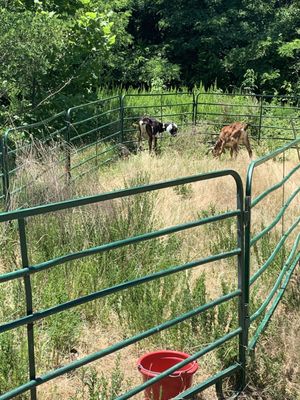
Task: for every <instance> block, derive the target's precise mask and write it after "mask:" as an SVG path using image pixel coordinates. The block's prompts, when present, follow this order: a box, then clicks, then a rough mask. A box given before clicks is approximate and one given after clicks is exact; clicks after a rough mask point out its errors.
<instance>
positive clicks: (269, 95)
mask: <svg viewBox="0 0 300 400" xmlns="http://www.w3.org/2000/svg"><path fill="white" fill-rule="evenodd" d="M197 95H198V96H199V95H209V96H229V97H232V96H235V97H257V98H268V99H282V98H283V99H293V100H296V99H297V100H298V99H300V96H297V95H296V96H285V95H284V94H282V95H281V94H276V95H274V94H255V93H217V92H214V93H207V92H198V93H197Z"/></svg>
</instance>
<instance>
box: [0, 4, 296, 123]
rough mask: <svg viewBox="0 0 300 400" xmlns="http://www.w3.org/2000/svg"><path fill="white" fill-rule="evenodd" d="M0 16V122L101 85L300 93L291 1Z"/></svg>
mask: <svg viewBox="0 0 300 400" xmlns="http://www.w3.org/2000/svg"><path fill="white" fill-rule="evenodd" d="M0 10H1V12H0V54H1V56H0V61H1V65H2V68H1V71H0V118H1V119H2V121H1V120H0V125H1V124H2V125H7V124H13V123H17V124H19V122H23V121H24V120H25V121H28V120H30V121H32V120H33V121H35V120H40V119H41V117H40V116H41V115H45V114H44V113H45V112H46V114H47V115H50V114H51V113H53V112H55V111H57V110H61V109H63V108H67V107H68V106H71V105H74V104H79V103H83V102H86V101H87V100H89V99H94V98H95V94H96V93H97V91H98V90H99V88H100V87H110V88H113V87H117V86H118V87H119V86H121V87H126V88H128V87H129V86H134V87H138V88H139V89H141V88H142V87H144V88H147V89H150V88H151V89H152V90H153V91H156V92H158V91H161V90H162V89H165V88H170V87H171V86H172V85H176V86H178V85H185V86H188V87H189V88H192V87H193V86H194V85H199V84H200V82H202V83H203V84H204V86H205V87H206V88H207V87H210V86H212V85H214V84H215V83H216V82H217V83H218V86H219V87H221V88H222V89H223V90H230V91H232V90H237V89H241V88H242V89H243V88H245V89H247V90H250V91H251V92H254V91H255V92H263V91H265V92H268V93H286V94H292V93H296V94H297V93H298V91H299V87H300V83H299V40H300V39H299V18H300V12H299V5H298V1H297V0H293V1H289V2H283V3H282V4H279V3H278V2H277V1H276V0H271V1H269V2H268V4H266V2H265V1H263V0H252V1H242V2H236V1H232V0H231V1H227V2H224V1H216V2H209V1H204V2H203V4H202V5H201V7H200V8H199V5H198V2H197V1H195V0H189V1H187V2H185V3H184V5H183V4H182V2H180V1H178V0H175V1H170V0H160V1H157V2H152V1H150V0H142V1H138V2H132V1H131V0H113V1H110V2H107V1H105V0H81V1H75V0H73V1H70V2H68V1H57V0H47V1H38V0H37V1H34V2H27V1H21V0H19V1H9V2H8V1H6V0H2V1H1V2H0ZM229 26H230V27H231V29H228V27H229ZM25 115H26V117H25Z"/></svg>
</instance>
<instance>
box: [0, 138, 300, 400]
mask: <svg viewBox="0 0 300 400" xmlns="http://www.w3.org/2000/svg"><path fill="white" fill-rule="evenodd" d="M299 143H300V138H299V139H296V140H294V141H292V142H290V143H289V144H287V145H286V146H283V147H281V148H279V149H277V150H275V151H273V152H272V153H270V154H268V155H266V156H264V157H261V158H259V159H257V160H255V161H252V162H251V164H250V165H249V168H248V172H247V180H246V190H245V204H244V191H243V185H242V180H241V178H240V176H239V175H238V174H237V172H235V171H233V170H224V171H216V172H211V173H206V174H200V175H194V176H189V177H184V178H179V179H174V180H169V181H164V182H158V183H153V184H148V185H143V186H137V187H133V188H129V189H123V190H118V191H115V192H109V193H103V194H99V195H95V196H89V197H83V198H78V199H72V200H68V201H64V202H59V203H52V204H48V205H42V206H37V207H33V208H29V209H22V210H14V211H9V212H4V213H0V223H7V222H10V221H17V223H18V233H19V242H20V250H21V260H22V264H21V268H19V269H18V270H16V271H12V272H8V273H3V274H1V275H0V283H1V284H5V283H6V282H11V281H13V280H17V279H23V281H24V291H25V297H26V315H24V316H21V317H19V318H17V319H14V320H11V321H7V322H4V323H2V324H1V325H0V334H3V333H5V332H9V331H11V330H13V329H16V328H19V327H22V326H23V327H26V328H27V346H28V381H27V382H25V383H24V384H22V385H20V386H18V387H15V388H12V389H11V390H10V391H8V392H7V393H4V394H2V395H0V400H8V399H12V398H14V397H16V396H18V395H21V394H22V393H25V392H27V391H30V393H31V400H35V399H37V390H36V388H37V387H38V386H39V385H42V384H44V383H45V382H48V381H50V380H52V379H55V378H57V377H59V376H61V375H63V374H66V373H68V372H71V371H73V370H75V369H77V368H80V367H82V366H84V365H87V364H89V363H91V362H93V361H95V360H98V359H100V358H104V357H106V356H107V355H109V354H112V353H115V352H116V351H118V350H121V349H123V348H125V347H127V346H130V345H132V344H134V343H137V342H139V341H141V340H143V339H145V338H148V337H150V336H152V335H155V334H158V333H159V332H162V331H165V330H168V329H169V328H171V327H173V326H175V325H177V324H179V323H181V322H183V321H186V320H188V319H189V318H192V317H194V316H197V315H199V314H201V313H205V312H206V311H208V310H210V309H212V308H214V307H218V306H219V305H221V304H223V303H225V302H227V301H230V300H232V299H238V307H237V310H236V313H237V315H238V326H237V327H236V328H235V329H233V330H232V331H230V332H226V333H224V334H223V336H220V337H219V338H217V340H215V341H214V342H213V343H209V344H207V345H206V346H205V347H204V348H202V349H200V350H199V351H197V352H196V353H194V354H192V355H191V356H190V357H189V358H188V359H186V360H184V361H182V362H181V363H179V364H177V365H175V366H174V367H172V368H169V369H168V370H166V371H164V372H163V373H160V374H159V375H157V376H155V377H154V378H152V379H150V380H148V381H147V382H144V383H143V384H141V385H139V386H137V387H135V388H132V389H131V390H129V391H128V392H126V393H124V394H123V395H121V396H119V397H118V398H117V399H118V400H125V399H129V398H131V397H133V396H135V395H136V394H138V393H140V392H142V391H143V390H144V389H146V388H147V387H149V386H150V385H151V384H153V383H156V382H158V381H160V380H161V379H163V378H164V377H165V376H167V375H169V374H171V373H172V372H174V371H175V370H176V369H178V368H179V367H181V366H184V365H186V364H187V363H189V362H190V361H192V360H196V359H199V358H200V357H202V356H204V355H205V354H207V353H209V352H211V351H213V350H215V349H217V348H218V347H219V346H221V345H223V344H225V343H227V342H228V341H230V340H232V339H234V338H236V337H238V348H237V349H236V358H235V360H234V362H233V363H232V364H231V365H229V366H226V368H224V370H221V371H219V372H217V373H216V374H215V375H213V376H211V377H209V378H207V379H206V380H204V381H203V382H201V383H197V384H195V385H194V386H193V387H191V388H189V389H188V390H186V391H184V392H183V393H182V394H181V395H180V396H177V398H178V399H179V398H181V399H185V398H186V399H188V398H191V396H194V395H196V394H197V393H200V392H202V391H203V390H205V389H206V388H208V387H209V386H212V385H216V391H217V393H218V394H219V396H220V398H221V397H222V381H223V379H225V378H226V377H228V376H230V375H236V382H237V386H236V387H235V393H236V396H238V395H239V393H241V392H242V391H243V389H244V388H245V386H246V382H247V375H246V373H247V355H248V352H249V351H251V350H253V349H254V348H255V346H256V345H257V342H258V340H259V338H260V336H261V334H262V332H263V331H264V330H265V328H266V326H267V324H268V323H269V321H270V318H271V317H272V315H273V313H274V311H275V310H276V308H277V306H278V304H279V303H280V300H281V298H282V296H283V294H284V292H285V290H286V288H287V285H288V283H289V281H290V279H291V277H292V274H293V272H294V270H295V268H296V267H297V265H299V262H300V250H299V243H300V233H297V234H296V237H295V239H294V241H293V243H292V245H291V249H290V251H289V252H287V248H286V247H287V246H286V242H287V239H288V238H290V235H291V234H292V233H293V232H296V229H297V228H298V227H299V222H300V216H298V217H296V218H294V221H293V222H292V223H291V225H290V226H289V227H288V228H286V229H283V228H282V235H281V237H280V239H279V241H278V243H277V244H275V245H274V249H270V255H269V257H268V259H267V260H265V261H264V263H263V264H262V265H259V266H258V268H257V270H256V271H255V272H254V273H253V274H252V275H251V274H250V272H251V259H252V257H251V254H252V253H251V249H252V248H253V247H254V246H259V244H260V242H261V240H263V238H264V237H265V236H266V235H267V234H268V233H269V232H271V231H272V229H273V228H275V227H276V225H277V224H278V223H279V222H280V220H281V221H282V219H283V217H284V216H285V215H286V214H287V213H288V212H289V206H290V204H291V203H292V202H293V201H294V199H295V198H296V197H297V195H298V194H299V187H298V188H297V189H296V190H294V192H293V193H292V194H291V195H290V196H289V197H288V198H287V199H283V202H282V207H281V209H280V210H279V212H278V214H277V215H276V216H275V217H274V218H273V221H272V222H270V223H269V225H268V226H267V227H265V228H262V229H261V231H260V232H252V229H253V227H252V222H251V221H252V212H253V209H257V208H258V206H259V205H260V204H262V201H263V200H264V199H266V198H267V197H268V196H270V195H272V194H273V193H274V192H275V191H276V190H278V189H279V188H284V185H285V184H286V183H287V182H289V181H290V180H291V179H293V178H294V177H295V174H296V172H298V171H299V168H300V165H297V166H296V167H294V168H293V169H292V170H291V171H289V172H288V173H287V174H283V178H282V179H281V180H280V181H279V182H277V183H276V184H274V185H273V186H271V187H269V188H267V189H266V190H264V191H263V192H262V193H260V194H258V195H256V197H255V198H254V199H252V191H253V188H252V186H253V175H254V171H255V169H256V168H257V167H258V166H262V165H263V164H265V163H267V162H268V161H270V160H271V159H273V158H274V157H277V156H282V155H284V154H285V152H287V151H289V150H291V149H294V148H295V147H297V146H298V144H299ZM283 160H284V158H283ZM283 166H284V161H283ZM220 177H228V178H231V179H232V178H233V179H234V181H235V183H236V191H235V194H236V201H237V206H236V209H233V210H228V211H227V212H224V213H220V214H218V215H210V216H206V217H205V218H200V219H198V220H195V221H189V222H186V223H182V224H179V225H175V226H170V227H165V228H162V229H159V230H156V231H152V232H148V233H146V234H140V235H136V236H132V237H127V238H124V239H120V240H117V241H114V242H109V243H104V244H99V245H98V246H95V247H91V248H87V249H84V250H81V251H77V252H72V253H67V254H64V255H61V256H59V257H56V258H53V259H49V260H45V261H42V262H39V263H37V264H30V260H29V256H28V254H29V251H30V249H28V240H27V229H26V220H27V219H28V218H30V217H33V216H37V215H39V216H40V217H43V215H45V214H48V213H56V212H61V211H62V210H68V209H73V208H78V207H84V206H87V205H91V204H96V203H102V202H104V201H107V200H114V199H120V198H124V197H128V196H135V195H137V194H142V193H149V192H153V191H157V190H162V189H166V188H170V187H177V186H180V185H185V184H193V183H195V182H201V181H202V182H203V181H207V180H217V179H218V178H220ZM254 183H255V181H254ZM228 218H235V219H236V220H237V241H236V246H235V247H234V248H231V249H230V250H228V251H226V252H223V253H219V254H211V255H210V256H208V257H205V258H200V259H197V260H194V261H191V262H187V263H185V264H181V265H169V266H167V267H165V268H164V269H162V270H160V271H156V272H154V273H150V274H146V275H144V276H141V277H139V278H135V279H132V280H129V281H123V282H119V283H117V284H114V285H113V286H110V287H106V288H103V289H101V290H98V291H95V292H92V293H89V294H87V295H84V296H81V297H78V298H75V299H73V300H69V301H66V302H63V303H61V304H57V305H55V306H52V307H49V308H45V309H37V310H35V309H34V307H33V304H34V291H33V289H32V282H31V277H32V275H33V274H38V273H40V272H41V271H45V270H47V269H53V268H55V267H57V266H58V265H62V264H65V263H66V262H70V261H72V260H78V259H82V258H85V257H89V256H91V255H94V254H102V253H105V252H107V251H111V250H113V249H117V248H121V247H125V246H128V245H131V244H135V245H138V244H139V243H143V242H145V241H151V240H153V239H156V238H160V237H164V236H167V235H170V234H175V233H177V232H182V231H186V230H189V229H192V228H195V227H198V226H203V225H209V224H211V223H213V222H214V223H216V222H218V221H222V220H226V219H228ZM284 246H285V247H284ZM283 248H284V249H285V252H284V255H285V259H284V261H283V263H282V268H281V269H280V271H279V272H278V275H277V277H275V282H274V283H273V286H272V287H271V289H270V291H269V293H268V294H267V295H266V297H265V299H263V300H262V303H261V304H260V305H259V306H258V308H257V309H256V310H253V311H252V310H251V312H252V313H251V315H250V314H249V305H250V303H251V300H250V290H251V287H252V285H254V284H255V283H256V282H257V280H258V279H259V278H260V277H261V276H263V274H264V273H265V272H266V271H267V270H268V268H269V267H270V266H271V265H272V262H274V260H275V258H276V256H277V255H278V254H279V253H280V251H281V250H282V249H283ZM228 258H233V259H235V260H236V262H237V288H236V289H235V290H234V291H232V292H230V293H227V294H225V295H223V296H221V297H219V298H216V299H214V300H212V301H210V302H209V303H206V304H199V306H197V307H196V308H193V309H191V310H189V311H187V312H185V313H184V314H181V315H178V316H177V317H176V318H173V319H170V320H167V321H165V322H163V323H161V324H159V325H156V326H153V327H151V328H149V329H147V330H145V331H143V332H140V333H138V334H136V335H134V336H131V337H128V338H126V339H125V340H123V341H120V342H117V343H114V344H113V345H111V346H109V347H107V348H105V349H102V350H99V351H97V352H95V353H92V354H90V355H87V356H85V357H83V358H81V359H78V360H76V361H73V362H71V363H69V364H67V365H64V366H62V367H59V368H57V369H55V370H52V371H48V372H47V373H45V374H43V375H41V376H37V374H36V356H35V352H36V348H35V324H36V323H37V322H38V321H41V320H43V319H45V318H48V317H50V316H52V315H55V314H57V313H60V312H62V311H67V310H72V309H73V308H74V307H78V306H80V305H83V304H87V303H89V302H91V301H94V300H96V299H100V298H104V297H106V296H110V295H112V294H114V295H116V294H117V293H120V292H122V291H123V290H125V289H128V288H131V287H135V286H138V285H144V284H147V283H148V282H151V281H154V280H156V279H160V278H163V277H167V276H170V275H173V274H177V273H180V272H183V271H188V270H192V269H193V268H195V267H198V266H200V265H207V264H210V263H212V262H215V261H218V260H223V259H228ZM250 275H251V276H250ZM250 333H251V337H250V339H249V335H250Z"/></svg>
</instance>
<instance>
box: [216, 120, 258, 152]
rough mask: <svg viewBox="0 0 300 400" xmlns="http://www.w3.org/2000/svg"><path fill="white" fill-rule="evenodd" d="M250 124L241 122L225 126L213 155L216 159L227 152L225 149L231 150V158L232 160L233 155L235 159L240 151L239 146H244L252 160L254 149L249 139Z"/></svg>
mask: <svg viewBox="0 0 300 400" xmlns="http://www.w3.org/2000/svg"><path fill="white" fill-rule="evenodd" d="M248 126H249V125H248V124H243V123H241V122H234V123H232V124H230V125H227V126H224V127H223V128H222V130H221V132H220V135H219V139H218V140H217V141H216V143H215V145H214V147H213V149H212V153H213V155H214V156H215V157H219V156H220V155H221V154H222V153H224V152H225V149H228V148H229V149H230V156H231V158H232V156H233V154H235V157H236V156H237V154H238V151H239V145H240V144H243V145H245V146H246V149H247V150H248V154H249V157H250V158H252V149H251V146H250V141H249V137H248V132H246V129H247V128H248Z"/></svg>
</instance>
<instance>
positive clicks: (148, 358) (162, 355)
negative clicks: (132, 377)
mask: <svg viewBox="0 0 300 400" xmlns="http://www.w3.org/2000/svg"><path fill="white" fill-rule="evenodd" d="M188 357H190V356H189V355H188V354H186V353H181V352H179V351H171V350H161V351H154V352H152V353H147V354H145V355H143V356H142V357H141V358H140V359H139V360H138V370H139V371H140V372H141V374H142V375H143V380H144V382H146V381H147V380H149V379H151V378H153V377H154V376H157V375H158V374H159V373H161V372H163V371H165V370H167V369H169V368H171V367H173V366H174V365H176V364H178V363H179V362H181V361H183V360H185V359H187V358H188ZM197 369H198V363H197V361H192V362H190V363H188V364H187V365H185V366H184V367H181V368H179V369H178V370H176V371H175V372H173V373H172V374H171V375H168V376H166V377H165V378H163V379H161V380H160V381H159V382H156V383H154V384H153V385H151V386H149V387H148V388H146V389H145V396H146V397H145V400H169V399H172V398H174V397H176V396H177V395H178V394H179V393H181V392H183V391H184V390H185V389H188V388H189V387H191V385H192V379H193V375H194V373H195V372H196V371H197Z"/></svg>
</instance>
